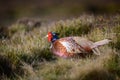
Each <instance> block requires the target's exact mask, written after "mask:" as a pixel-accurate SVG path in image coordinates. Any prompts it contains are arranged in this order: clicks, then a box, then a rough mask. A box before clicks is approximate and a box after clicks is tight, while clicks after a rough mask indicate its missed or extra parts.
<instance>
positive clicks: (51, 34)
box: [47, 32, 59, 42]
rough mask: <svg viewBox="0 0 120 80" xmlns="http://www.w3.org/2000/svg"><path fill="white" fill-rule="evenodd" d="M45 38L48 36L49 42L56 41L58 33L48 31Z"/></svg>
mask: <svg viewBox="0 0 120 80" xmlns="http://www.w3.org/2000/svg"><path fill="white" fill-rule="evenodd" d="M47 38H48V41H49V42H54V41H56V40H57V39H59V38H58V33H55V32H48V34H47Z"/></svg>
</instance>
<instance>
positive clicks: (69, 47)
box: [59, 37, 85, 53]
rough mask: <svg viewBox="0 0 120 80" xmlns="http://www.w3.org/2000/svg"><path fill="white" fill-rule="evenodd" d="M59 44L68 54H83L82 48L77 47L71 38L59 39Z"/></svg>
mask: <svg viewBox="0 0 120 80" xmlns="http://www.w3.org/2000/svg"><path fill="white" fill-rule="evenodd" d="M59 42H60V43H61V44H62V45H63V46H64V47H65V48H66V51H67V52H68V53H83V52H85V50H84V48H83V47H82V46H81V45H79V44H78V43H77V42H76V41H75V40H74V39H73V37H66V38H61V39H59Z"/></svg>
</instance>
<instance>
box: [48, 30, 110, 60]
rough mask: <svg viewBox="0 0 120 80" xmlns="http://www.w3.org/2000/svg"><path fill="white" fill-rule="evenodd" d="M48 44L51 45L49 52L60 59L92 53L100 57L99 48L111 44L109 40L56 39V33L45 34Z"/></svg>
mask: <svg viewBox="0 0 120 80" xmlns="http://www.w3.org/2000/svg"><path fill="white" fill-rule="evenodd" d="M47 38H48V42H50V43H51V46H50V49H51V51H52V52H53V53H54V54H55V55H57V56H60V57H63V58H69V57H73V56H74V55H76V54H82V53H87V54H89V53H90V52H93V53H94V54H96V55H100V51H99V49H98V47H99V46H102V45H105V44H108V43H109V42H111V40H109V39H104V40H101V41H98V42H92V41H90V40H88V39H86V38H83V37H79V36H73V37H64V38H60V39H59V37H58V33H55V32H48V34H47Z"/></svg>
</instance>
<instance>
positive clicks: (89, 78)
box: [0, 15, 120, 80]
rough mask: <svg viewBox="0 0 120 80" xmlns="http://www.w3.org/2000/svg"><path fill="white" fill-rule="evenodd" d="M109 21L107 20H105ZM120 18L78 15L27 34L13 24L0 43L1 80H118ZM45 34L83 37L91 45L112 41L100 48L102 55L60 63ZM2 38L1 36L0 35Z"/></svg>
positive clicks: (119, 67) (114, 16)
mask: <svg viewBox="0 0 120 80" xmlns="http://www.w3.org/2000/svg"><path fill="white" fill-rule="evenodd" d="M108 18H109V19H108ZM119 22H120V15H111V16H105V15H99V16H94V15H81V16H80V17H79V18H76V19H69V20H64V21H63V20H61V21H58V22H54V23H51V24H48V26H41V27H36V28H34V29H33V30H30V31H27V30H28V29H26V27H24V26H22V25H18V24H13V25H12V26H11V27H10V28H9V29H8V30H9V33H6V35H8V36H9V38H1V39H0V78H1V79H2V80H29V79H33V80H119V79H120V53H119V51H120V47H119V45H120V39H119V32H120V25H119V24H120V23H119ZM48 31H55V32H59V33H60V35H59V36H60V37H66V36H82V37H85V38H88V39H90V40H92V41H98V40H102V39H105V38H111V39H112V43H111V44H109V45H105V46H102V47H100V51H101V55H100V56H96V55H92V56H88V57H86V58H72V59H63V58H59V57H56V56H54V55H53V54H52V52H50V50H49V46H50V44H49V43H48V42H47V39H46V38H44V36H45V35H46V34H47V32H48ZM3 36H4V35H3Z"/></svg>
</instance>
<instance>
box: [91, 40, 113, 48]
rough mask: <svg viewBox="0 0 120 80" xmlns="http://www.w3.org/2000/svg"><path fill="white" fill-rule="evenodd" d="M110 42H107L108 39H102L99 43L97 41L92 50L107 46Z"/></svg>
mask: <svg viewBox="0 0 120 80" xmlns="http://www.w3.org/2000/svg"><path fill="white" fill-rule="evenodd" d="M111 41H112V40H109V39H104V40H101V41H97V42H95V43H94V44H93V46H92V48H97V47H99V46H102V45H105V44H108V43H109V42H111Z"/></svg>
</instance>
